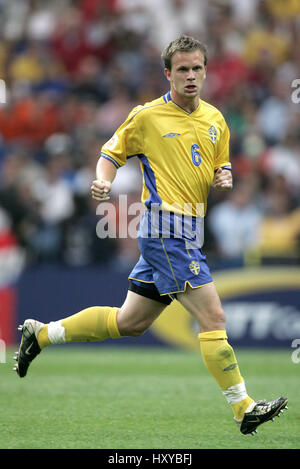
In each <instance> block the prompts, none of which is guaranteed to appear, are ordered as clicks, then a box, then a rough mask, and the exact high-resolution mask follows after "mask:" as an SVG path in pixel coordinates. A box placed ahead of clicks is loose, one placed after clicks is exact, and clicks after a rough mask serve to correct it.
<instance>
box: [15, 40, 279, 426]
mask: <svg viewBox="0 0 300 469" xmlns="http://www.w3.org/2000/svg"><path fill="white" fill-rule="evenodd" d="M162 58H163V61H164V65H165V68H164V73H165V76H166V78H167V80H168V81H169V82H170V91H169V92H168V93H166V94H165V95H164V96H161V97H160V98H158V99H155V100H154V101H152V102H150V103H146V104H145V105H144V106H137V107H136V108H134V109H133V110H132V112H131V113H130V114H129V116H128V118H127V120H126V121H125V122H124V123H123V124H122V125H121V127H120V128H119V129H118V130H117V131H116V133H115V134H114V135H113V137H112V138H111V139H110V140H109V141H108V142H107V143H106V144H105V145H104V146H103V148H102V152H101V158H100V159H99V162H98V165H97V170H96V180H95V181H94V182H93V184H92V188H91V192H92V197H93V198H94V199H96V200H98V201H100V202H101V201H107V200H109V197H110V190H111V185H112V182H113V180H114V178H115V175H116V172H117V169H118V168H119V167H120V166H122V165H124V164H125V163H126V161H127V159H128V158H131V157H134V156H136V157H137V158H139V161H140V165H141V170H142V173H143V192H142V201H143V203H144V205H145V213H144V214H143V216H142V218H141V222H140V227H139V233H138V243H139V248H140V251H141V256H140V259H139V261H138V262H137V265H136V266H135V267H134V269H133V271H132V272H131V273H130V275H129V289H128V294H127V297H126V299H125V302H124V304H123V305H122V306H121V307H120V308H117V307H109V306H94V307H89V308H87V309H84V310H83V311H80V312H79V313H76V314H74V315H72V316H69V317H66V318H64V319H61V320H59V321H53V322H50V323H49V324H43V323H41V322H39V321H36V320H33V319H27V320H26V321H25V322H24V324H23V326H20V328H19V329H20V330H21V331H22V339H21V344H20V347H19V351H18V352H17V355H16V357H15V359H16V361H17V365H16V367H15V370H16V371H17V373H18V375H19V376H20V377H24V376H25V375H26V373H27V369H28V366H29V364H30V362H31V361H32V360H33V359H34V358H35V357H36V356H37V355H38V354H39V353H40V351H41V350H42V349H44V348H45V347H47V346H49V345H51V344H59V343H65V342H78V341H92V340H94V341H101V340H105V339H106V338H109V337H111V338H120V337H123V336H139V335H141V334H143V332H144V331H146V330H147V329H148V328H149V327H150V326H151V324H152V323H153V321H155V319H156V318H157V317H158V316H159V315H160V314H161V313H162V311H163V310H164V308H165V307H166V306H167V305H168V304H169V303H170V302H171V301H172V300H173V299H174V297H175V298H177V300H178V301H179V302H180V303H181V304H182V305H183V306H184V308H185V309H186V310H187V311H188V312H189V313H190V314H191V315H192V317H193V318H194V319H195V320H196V321H197V323H198V324H199V327H200V331H201V332H200V334H199V342H200V349H201V353H202V357H203V360H204V363H205V365H206V366H207V368H208V370H209V372H210V373H211V374H212V376H213V377H214V378H215V380H216V382H217V383H218V385H219V387H220V389H221V391H222V393H223V395H224V396H225V398H226V400H227V402H228V403H229V404H230V405H231V407H232V411H233V415H234V420H235V421H236V422H237V424H238V425H239V427H240V431H241V432H242V433H243V434H248V433H254V432H256V428H257V427H258V426H259V425H260V424H262V423H264V422H266V421H268V420H271V419H273V417H274V416H276V415H278V416H279V414H280V412H281V411H282V410H283V409H284V408H287V399H286V398H284V397H280V398H278V399H276V400H274V401H270V402H266V401H257V402H255V401H254V400H253V399H252V398H251V397H249V396H248V394H247V391H246V386H245V382H244V379H243V377H242V375H241V373H240V369H239V366H238V363H237V359H236V357H235V354H234V351H233V349H232V347H231V346H230V344H229V343H228V341H227V334H226V329H225V315H224V311H223V309H222V305H221V302H220V299H219V296H218V293H217V291H216V288H215V285H214V283H213V279H212V277H211V274H210V271H209V268H208V266H207V263H206V258H205V256H204V255H203V253H202V250H201V247H202V243H203V239H202V232H203V218H204V214H205V211H206V204H207V197H208V193H209V189H210V187H211V186H212V187H213V188H214V189H217V190H220V191H228V190H230V189H232V174H231V165H230V162H229V130H228V127H227V125H226V122H225V120H224V117H223V116H222V114H221V113H220V112H219V111H218V110H217V109H216V108H215V107H214V106H211V105H210V104H208V103H206V102H204V101H203V100H201V99H200V91H201V88H202V85H203V82H204V80H205V78H206V65H207V53H206V48H205V46H204V45H203V44H202V43H201V42H200V41H198V40H196V39H194V38H192V37H189V36H185V35H182V36H180V37H178V38H177V39H175V40H174V41H172V42H171V43H170V44H169V45H168V46H167V47H166V48H165V49H164V51H163V53H162ZM187 207H188V211H187V210H186V208H187ZM166 220H168V223H166ZM164 226H167V228H164ZM178 226H179V228H178ZM180 226H181V228H182V229H180Z"/></svg>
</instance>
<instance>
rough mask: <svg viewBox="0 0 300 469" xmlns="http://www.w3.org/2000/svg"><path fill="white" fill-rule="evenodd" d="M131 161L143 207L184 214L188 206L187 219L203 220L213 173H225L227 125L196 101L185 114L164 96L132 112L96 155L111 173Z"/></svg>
mask: <svg viewBox="0 0 300 469" xmlns="http://www.w3.org/2000/svg"><path fill="white" fill-rule="evenodd" d="M134 156H137V157H138V158H139V160H140V165H141V169H142V173H143V192H142V202H143V203H144V204H145V206H146V207H147V208H150V207H151V204H153V203H155V204H159V205H160V206H161V209H162V210H171V211H173V212H177V213H186V207H192V209H191V212H192V213H190V214H192V215H197V216H204V214H205V212H206V204H207V197H208V194H209V189H210V186H211V183H212V181H213V178H214V172H215V171H216V170H217V169H218V168H220V167H224V168H227V169H231V165H230V162H229V130H228V126H227V124H226V122H225V119H224V117H223V116H222V114H221V112H220V111H218V110H217V109H216V108H215V107H214V106H211V105H210V104H208V103H206V102H204V101H202V100H200V102H199V106H198V108H197V109H196V110H195V111H194V112H192V113H188V112H186V111H185V110H184V109H182V108H181V107H179V106H178V105H177V104H175V103H174V102H173V101H172V100H171V96H170V92H168V93H167V94H165V95H164V96H161V97H160V98H158V99H155V100H154V101H152V102H149V103H146V104H145V105H144V106H137V107H135V108H134V109H133V110H132V111H131V113H130V114H129V116H128V118H127V119H126V121H125V122H124V123H123V124H122V125H121V126H120V127H119V129H118V130H117V131H116V132H115V134H114V135H113V137H112V138H111V139H110V140H109V141H108V142H107V143H106V144H105V145H104V146H103V147H102V151H101V157H103V158H107V159H108V160H109V161H111V162H112V163H113V164H114V165H115V166H116V167H117V168H119V167H120V166H122V165H124V164H125V163H126V160H127V159H128V158H132V157H134ZM196 205H197V207H199V206H202V213H200V214H199V210H197V209H196Z"/></svg>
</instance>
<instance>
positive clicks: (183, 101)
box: [170, 89, 200, 114]
mask: <svg viewBox="0 0 300 469" xmlns="http://www.w3.org/2000/svg"><path fill="white" fill-rule="evenodd" d="M170 95H171V99H172V101H173V103H175V104H177V106H179V107H181V108H182V109H183V110H184V111H186V112H188V113H189V114H190V113H191V112H194V111H195V110H196V109H197V107H198V106H199V102H200V96H199V95H198V96H195V97H194V98H192V99H189V98H184V97H182V96H180V95H178V94H177V93H176V91H174V90H173V89H171V93H170Z"/></svg>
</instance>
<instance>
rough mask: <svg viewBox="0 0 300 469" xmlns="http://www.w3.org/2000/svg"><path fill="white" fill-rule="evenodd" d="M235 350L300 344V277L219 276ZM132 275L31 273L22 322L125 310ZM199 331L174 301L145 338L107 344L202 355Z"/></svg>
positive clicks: (24, 287) (258, 271)
mask: <svg viewBox="0 0 300 469" xmlns="http://www.w3.org/2000/svg"><path fill="white" fill-rule="evenodd" d="M213 278H214V280H215V283H216V286H217V288H218V291H219V294H220V296H221V299H222V303H223V307H224V309H225V312H226V316H227V332H228V336H229V340H230V343H231V344H232V345H233V346H245V347H288V348H289V349H290V348H291V344H292V341H293V340H295V339H299V340H300V271H299V269H296V268H275V267H274V268H272V269H271V268H263V267H259V268H253V269H236V270H231V269H230V270H225V271H222V272H219V271H218V272H214V273H213ZM127 287H128V280H127V273H120V272H119V273H117V272H114V271H110V270H105V271H104V270H102V269H99V268H97V267H93V268H84V269H70V268H63V267H58V266H57V267H55V266H52V267H51V268H49V267H48V268H47V267H43V268H34V269H27V270H26V271H25V272H24V273H23V274H22V276H21V278H20V279H19V282H18V302H17V304H18V315H17V322H18V323H20V324H22V322H23V321H24V320H25V319H26V318H27V317H28V312H29V311H30V315H31V316H32V317H38V319H39V320H40V321H42V322H45V323H48V322H50V321H55V320H58V319H61V318H62V317H66V316H69V315H71V314H74V313H76V312H77V311H80V310H81V309H84V308H86V307H88V306H93V305H113V306H120V305H121V304H122V303H123V301H124V299H125V297H126V292H127ZM198 332H199V330H198V327H197V325H196V323H195V321H193V319H192V318H191V316H190V315H189V314H188V313H187V311H186V310H185V309H184V308H183V307H182V306H181V305H180V303H179V302H178V301H176V300H175V301H173V302H172V303H171V305H169V306H168V307H167V308H166V309H165V310H164V312H163V313H162V315H161V316H160V317H159V318H158V319H157V320H156V321H155V323H154V324H153V325H152V327H151V328H150V329H149V331H147V332H146V333H145V334H144V335H142V336H141V337H137V338H132V337H130V338H124V339H122V340H113V339H108V340H107V341H105V342H103V343H101V344H102V346H103V345H114V346H137V345H139V346H152V345H153V346H158V345H160V346H175V347H177V346H179V347H182V348H186V349H190V350H197V351H198V350H199V342H198V338H197V334H198Z"/></svg>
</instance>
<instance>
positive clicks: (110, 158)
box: [101, 151, 121, 169]
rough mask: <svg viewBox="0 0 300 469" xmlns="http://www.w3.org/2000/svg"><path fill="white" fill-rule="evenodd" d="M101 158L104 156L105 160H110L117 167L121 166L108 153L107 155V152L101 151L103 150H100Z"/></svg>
mask: <svg viewBox="0 0 300 469" xmlns="http://www.w3.org/2000/svg"><path fill="white" fill-rule="evenodd" d="M101 158H105V159H106V160H108V161H110V162H111V163H112V164H114V165H115V167H116V168H117V169H119V168H120V167H121V166H120V165H119V163H117V162H116V161H115V160H114V159H113V158H112V157H111V156H110V155H107V153H103V151H102V152H101Z"/></svg>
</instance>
